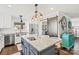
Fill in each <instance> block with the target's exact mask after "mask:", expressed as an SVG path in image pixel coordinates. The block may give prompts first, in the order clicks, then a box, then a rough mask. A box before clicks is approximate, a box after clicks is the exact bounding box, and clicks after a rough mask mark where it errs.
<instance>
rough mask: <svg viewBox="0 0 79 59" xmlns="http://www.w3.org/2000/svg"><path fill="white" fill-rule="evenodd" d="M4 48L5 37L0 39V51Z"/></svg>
mask: <svg viewBox="0 0 79 59" xmlns="http://www.w3.org/2000/svg"><path fill="white" fill-rule="evenodd" d="M3 47H4V37H3V36H1V37H0V51H1V49H2V48H3Z"/></svg>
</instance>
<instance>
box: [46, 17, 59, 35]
mask: <svg viewBox="0 0 79 59" xmlns="http://www.w3.org/2000/svg"><path fill="white" fill-rule="evenodd" d="M57 21H58V17H52V18H48V20H47V24H48V33H49V35H58V28H57Z"/></svg>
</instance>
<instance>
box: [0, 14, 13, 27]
mask: <svg viewBox="0 0 79 59" xmlns="http://www.w3.org/2000/svg"><path fill="white" fill-rule="evenodd" d="M0 24H1V25H0V28H9V27H11V26H12V23H11V16H10V15H0Z"/></svg>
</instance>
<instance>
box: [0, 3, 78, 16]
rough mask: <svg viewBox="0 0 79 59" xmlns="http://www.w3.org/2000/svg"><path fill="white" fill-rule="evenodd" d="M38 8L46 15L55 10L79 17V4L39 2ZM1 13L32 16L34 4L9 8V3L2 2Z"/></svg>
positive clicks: (15, 5)
mask: <svg viewBox="0 0 79 59" xmlns="http://www.w3.org/2000/svg"><path fill="white" fill-rule="evenodd" d="M38 8H39V10H40V11H42V12H43V13H44V15H48V14H51V13H52V12H53V11H62V12H64V13H66V14H67V15H69V16H70V17H79V4H39V5H38ZM50 8H53V10H51V9H50ZM0 14H11V15H18V14H23V15H27V17H31V16H32V15H33V14H34V5H33V4H14V5H12V7H11V8H9V7H8V5H7V4H3V5H2V4H1V5H0Z"/></svg>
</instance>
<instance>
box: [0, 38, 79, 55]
mask: <svg viewBox="0 0 79 59" xmlns="http://www.w3.org/2000/svg"><path fill="white" fill-rule="evenodd" d="M17 46H18V44H16V45H12V46H8V47H5V48H3V49H2V51H1V55H11V54H16V53H17V52H18V51H20V50H21V48H20V47H17ZM72 53H73V54H71V53H69V52H67V51H65V50H62V49H60V54H59V55H79V39H76V40H75V46H74V49H73V51H72Z"/></svg>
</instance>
